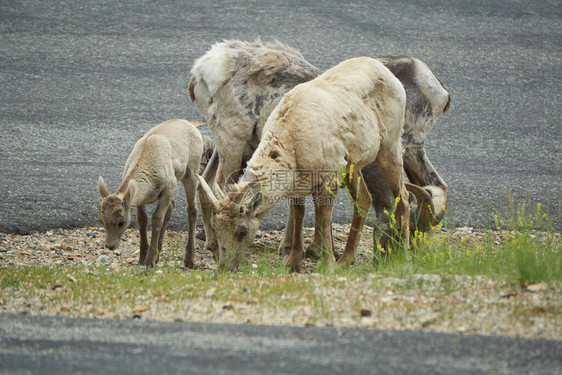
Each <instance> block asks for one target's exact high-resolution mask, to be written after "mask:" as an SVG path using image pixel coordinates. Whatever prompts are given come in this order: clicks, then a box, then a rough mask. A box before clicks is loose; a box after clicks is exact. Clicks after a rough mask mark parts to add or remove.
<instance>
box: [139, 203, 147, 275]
mask: <svg viewBox="0 0 562 375" xmlns="http://www.w3.org/2000/svg"><path fill="white" fill-rule="evenodd" d="M137 221H138V222H139V233H140V256H139V264H141V265H142V264H144V259H145V258H146V251H147V249H148V237H147V235H146V228H147V226H148V216H146V210H145V209H144V205H140V206H138V207H137Z"/></svg>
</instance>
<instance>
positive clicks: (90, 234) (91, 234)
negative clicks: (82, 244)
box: [86, 232, 98, 238]
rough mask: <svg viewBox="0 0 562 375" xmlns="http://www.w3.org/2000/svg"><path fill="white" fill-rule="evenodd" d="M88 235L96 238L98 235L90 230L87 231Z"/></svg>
mask: <svg viewBox="0 0 562 375" xmlns="http://www.w3.org/2000/svg"><path fill="white" fill-rule="evenodd" d="M86 236H88V237H92V238H96V237H97V236H98V235H97V233H93V232H88V233H86Z"/></svg>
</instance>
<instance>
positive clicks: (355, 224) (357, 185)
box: [338, 171, 372, 266]
mask: <svg viewBox="0 0 562 375" xmlns="http://www.w3.org/2000/svg"><path fill="white" fill-rule="evenodd" d="M348 179H350V181H349V185H348V186H349V192H350V194H351V197H352V199H353V201H354V205H353V219H352V221H351V228H350V229H349V237H348V238H347V243H346V245H345V250H344V252H343V255H342V257H341V258H340V259H339V260H338V264H340V265H344V266H349V265H351V264H352V263H353V261H354V260H355V252H356V250H357V246H358V245H359V239H360V238H361V232H362V231H363V225H364V224H365V215H366V214H367V213H368V212H369V207H371V202H372V198H371V194H369V191H368V189H367V184H365V180H364V179H363V175H362V174H361V171H357V172H355V173H353V175H352V176H348Z"/></svg>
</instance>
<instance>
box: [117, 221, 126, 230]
mask: <svg viewBox="0 0 562 375" xmlns="http://www.w3.org/2000/svg"><path fill="white" fill-rule="evenodd" d="M123 225H125V222H124V221H120V222H119V224H117V228H123Z"/></svg>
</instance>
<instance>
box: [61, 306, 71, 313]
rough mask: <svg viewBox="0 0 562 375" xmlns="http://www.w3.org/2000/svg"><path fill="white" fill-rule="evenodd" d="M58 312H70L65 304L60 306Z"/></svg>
mask: <svg viewBox="0 0 562 375" xmlns="http://www.w3.org/2000/svg"><path fill="white" fill-rule="evenodd" d="M60 312H62V313H65V314H70V309H69V308H68V307H66V306H62V307H61V308H60Z"/></svg>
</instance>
